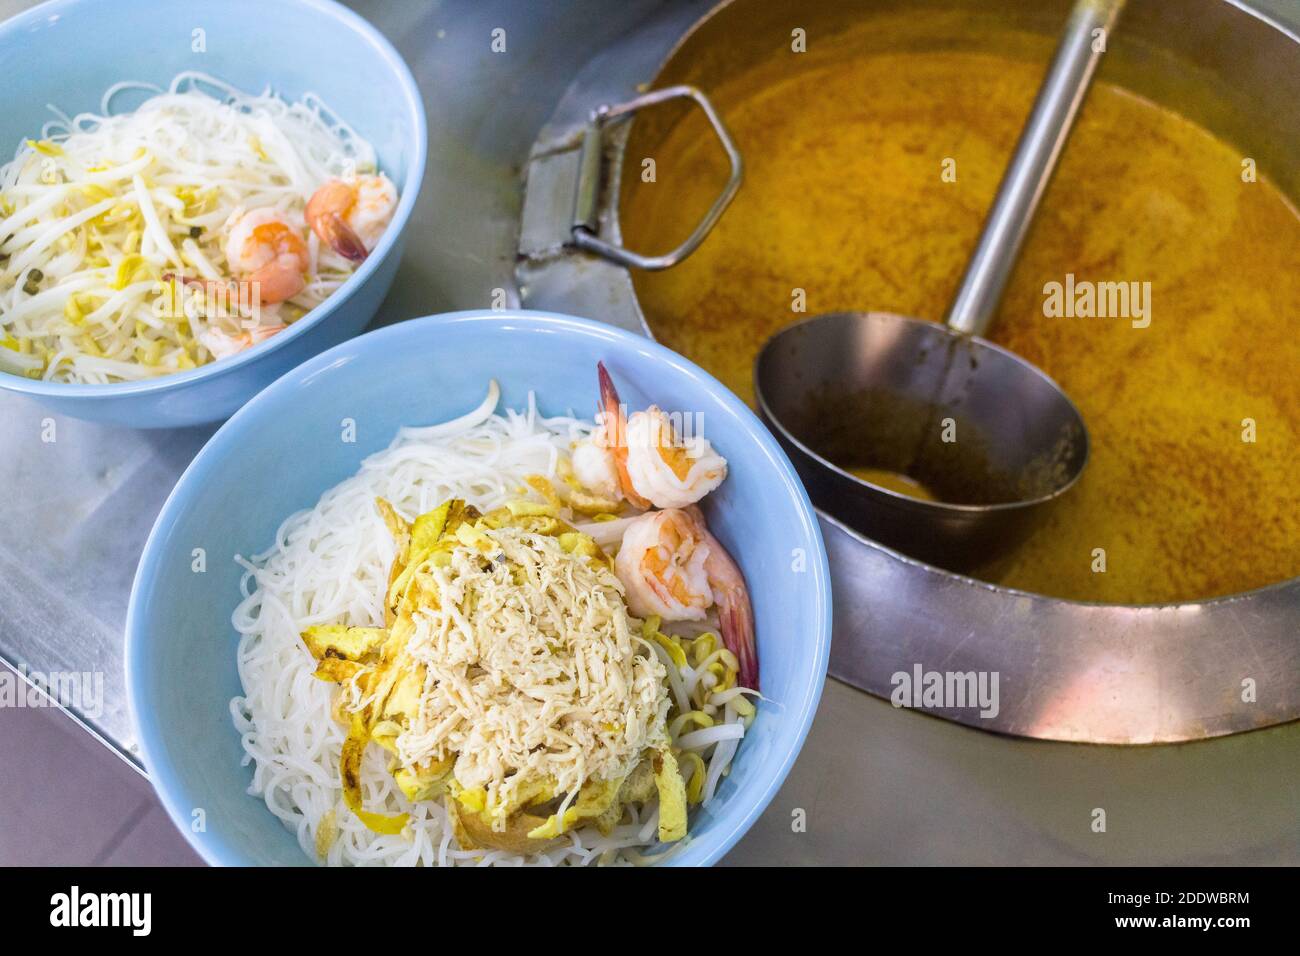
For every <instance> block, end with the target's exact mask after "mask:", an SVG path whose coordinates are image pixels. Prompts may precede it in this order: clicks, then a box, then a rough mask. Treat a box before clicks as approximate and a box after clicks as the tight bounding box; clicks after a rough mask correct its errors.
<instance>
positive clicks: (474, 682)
mask: <svg viewBox="0 0 1300 956" xmlns="http://www.w3.org/2000/svg"><path fill="white" fill-rule="evenodd" d="M830 625H831V601H830V588H829V575H828V570H827V565H826V557H825V551H824V549H823V546H822V542H821V537H820V532H819V529H818V524H817V521H816V518H815V515H814V512H813V510H812V508H811V506H810V504H809V502H808V498H807V496H806V494H805V493H804V491H803V488H802V486H801V485H800V484H799V481H798V479H797V477H796V476H795V473H794V471H793V469H792V467H791V465H790V463H789V461H788V460H787V459H786V457H785V455H784V454H783V453H782V452H781V450H780V448H779V447H778V446H777V445H776V443H775V442H774V440H773V439H772V437H771V435H770V434H768V433H767V431H766V430H765V429H764V428H763V427H762V425H761V424H760V423H759V422H758V420H757V419H756V418H755V417H754V415H753V414H752V413H751V412H750V411H749V409H748V408H747V407H746V406H745V405H744V404H743V403H742V402H740V401H739V400H738V399H737V398H736V397H735V396H734V395H732V394H731V393H729V392H727V391H726V390H725V389H724V388H723V387H722V386H721V385H720V384H719V383H718V382H717V381H716V380H714V379H713V378H711V377H710V376H709V375H707V373H705V372H703V371H701V370H700V369H699V368H697V367H696V366H694V365H692V364H691V363H689V362H688V361H686V360H685V359H682V358H681V357H680V356H678V355H676V354H674V353H672V352H670V351H668V350H667V349H665V348H663V347H662V346H659V345H657V344H655V343H653V342H651V341H649V340H647V339H644V338H641V337H639V336H636V335H632V334H630V333H627V332H624V331H621V330H617V329H614V328H612V327H609V326H605V325H602V324H600V323H597V322H592V321H588V320H583V319H574V318H569V317H565V316H559V315H553V314H548V313H535V312H526V311H524V312H483V313H453V314H449V315H444V316H433V317H427V318H424V319H417V320H412V321H410V322H404V323H400V324H398V325H395V326H391V327H388V328H384V329H380V330H376V331H373V332H370V333H368V334H366V335H363V336H360V337H359V338H356V339H353V340H351V341H349V342H346V343H343V344H341V345H339V346H336V347H335V348H333V349H331V350H330V351H329V352H327V353H324V354H322V355H320V356H317V357H316V358H314V359H312V360H310V361H309V362H307V363H306V364H304V365H303V366H301V367H300V368H297V369H295V370H293V371H292V372H290V373H289V374H287V375H285V376H284V377H283V378H281V379H280V380H279V381H277V382H275V383H274V384H273V385H271V386H270V387H268V388H267V389H266V390H265V391H263V392H262V393H261V394H259V395H258V396H257V397H256V398H255V399H253V400H252V401H251V402H249V404H248V405H247V406H245V408H243V409H242V410H240V411H239V412H238V413H236V414H235V416H234V417H232V418H231V419H230V421H228V422H227V423H226V424H225V425H224V426H222V428H221V429H220V430H219V431H218V432H217V433H216V435H214V436H213V438H212V439H211V441H210V442H209V443H208V445H207V446H206V447H205V448H204V449H203V451H202V452H201V453H200V454H199V456H198V457H197V458H196V459H195V460H194V462H193V464H192V465H191V466H190V468H189V469H188V470H187V471H186V473H185V474H184V476H182V478H181V480H180V482H179V484H178V485H177V487H176V489H175V491H174V492H173V493H172V495H171V497H170V499H169V500H168V502H167V504H166V505H165V506H164V508H163V510H162V512H161V514H160V515H159V518H158V521H157V524H156V525H155V527H154V530H153V533H152V534H151V536H150V539H149V542H148V544H147V545H146V547H145V550H144V554H143V557H142V559H141V563H140V567H139V569H138V571H137V575H136V581H135V586H134V588H133V591H132V595H131V602H130V609H129V612H128V621H127V680H128V689H129V699H130V703H131V710H132V714H133V717H134V719H135V722H136V726H137V731H138V737H139V741H140V745H141V752H142V755H143V757H144V761H145V763H146V766H147V768H148V770H149V775H150V779H151V780H152V781H153V783H154V786H155V788H156V789H157V791H158V793H159V795H160V797H161V799H162V802H163V804H164V805H165V806H166V808H167V810H168V813H169V814H170V815H171V817H172V819H173V820H174V822H175V823H176V824H177V826H178V827H179V828H180V829H181V830H182V832H183V833H184V834H185V836H186V837H187V838H188V839H189V840H190V841H191V843H192V844H193V845H194V846H195V848H196V849H197V850H198V852H199V853H200V854H202V855H203V857H204V858H205V859H207V860H208V861H209V862H210V863H214V864H229V865H308V864H311V863H313V862H314V863H317V864H321V865H342V866H365V865H390V866H412V865H415V866H436V865H484V864H500V865H517V864H537V865H607V864H615V865H617V864H646V863H652V864H661V863H662V864H672V865H702V864H710V863H713V862H715V861H717V860H718V859H719V858H720V857H721V856H722V855H723V854H724V853H725V852H726V851H727V850H728V849H729V848H730V847H731V846H732V844H734V843H735V841H736V840H737V839H739V838H740V836H741V835H742V834H743V833H744V832H745V830H746V829H747V828H748V827H749V826H750V824H751V823H753V821H754V820H755V819H756V818H757V817H758V815H759V814H760V813H761V812H762V811H763V810H764V808H765V807H766V806H767V804H768V803H769V802H770V801H771V800H772V798H773V796H774V795H775V794H776V792H777V789H778V788H779V787H780V785H781V783H782V781H783V779H784V778H785V776H786V774H787V772H788V771H789V769H790V767H791V766H792V764H793V762H794V760H795V757H796V755H797V753H798V751H799V748H800V746H801V745H802V743H803V740H804V737H805V735H806V734H807V732H808V728H809V726H810V724H811V722H812V718H813V715H814V713H815V711H816V708H817V703H818V701H819V699H820V695H821V689H822V684H823V682H824V680H825V673H826V666H827V656H828V652H829V644H830V633H831V631H830ZM780 812H788V808H787V810H783V811H780Z"/></svg>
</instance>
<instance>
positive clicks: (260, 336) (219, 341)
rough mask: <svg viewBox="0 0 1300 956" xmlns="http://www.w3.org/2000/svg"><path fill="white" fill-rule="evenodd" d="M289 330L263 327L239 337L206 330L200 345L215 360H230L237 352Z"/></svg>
mask: <svg viewBox="0 0 1300 956" xmlns="http://www.w3.org/2000/svg"><path fill="white" fill-rule="evenodd" d="M285 328H287V326H285V325H263V326H259V327H258V328H255V329H249V330H247V331H245V332H242V333H240V334H239V335H231V334H230V333H228V332H224V331H222V330H221V329H213V328H209V329H204V330H203V331H202V332H200V333H199V334H198V340H199V344H200V345H202V346H203V347H204V348H206V349H207V350H208V351H209V352H211V353H212V358H213V359H214V360H217V361H219V360H221V359H223V358H229V357H230V356H232V355H234V354H235V353H236V352H242V351H243V350H244V349H246V348H250V347H252V346H254V345H256V344H257V343H258V342H264V341H265V340H267V339H269V338H270V337H271V336H273V335H275V333H277V332H282V331H284V329H285Z"/></svg>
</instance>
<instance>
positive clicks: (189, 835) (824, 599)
mask: <svg viewBox="0 0 1300 956" xmlns="http://www.w3.org/2000/svg"><path fill="white" fill-rule="evenodd" d="M462 323H475V324H480V325H483V326H485V327H491V328H494V329H496V330H498V331H500V332H502V333H505V332H509V331H516V330H519V331H534V332H548V333H555V332H559V333H563V334H570V335H582V336H591V337H595V338H598V339H604V340H605V341H609V342H623V343H628V344H632V345H634V346H635V347H636V348H637V349H638V350H639V351H640V352H641V353H642V354H643V355H646V356H648V357H650V358H651V359H653V360H654V361H658V362H663V363H665V364H667V365H670V366H672V367H673V368H675V369H677V370H678V371H679V372H681V373H682V374H684V375H686V376H687V377H688V378H690V379H693V380H694V381H695V382H696V383H698V384H699V385H701V386H703V387H704V388H705V389H707V390H708V391H710V392H712V393H714V394H715V395H717V396H718V397H719V399H720V400H721V401H722V402H723V404H724V405H726V406H727V408H728V410H730V411H731V412H733V413H735V414H737V415H738V416H739V417H740V419H741V420H742V421H744V422H745V423H746V424H748V426H749V430H750V432H751V433H752V434H753V435H754V437H755V439H756V440H757V441H758V443H759V445H760V447H761V448H762V450H763V451H764V452H765V454H766V455H767V457H768V459H769V460H770V461H771V462H772V463H773V464H774V465H775V466H776V467H777V468H778V469H779V471H780V477H781V479H782V480H783V483H784V484H785V485H786V487H787V489H788V490H790V491H791V492H792V497H793V503H794V506H795V509H796V511H797V512H798V513H799V521H800V523H801V524H802V525H803V528H804V530H805V532H806V533H807V535H808V537H809V540H811V541H813V542H814V543H815V544H816V548H815V551H816V557H815V560H814V561H812V562H810V567H809V570H810V571H811V572H812V587H813V589H814V592H815V595H816V599H817V601H818V603H819V604H820V606H821V609H822V613H821V619H820V620H819V621H817V622H816V626H815V628H810V631H811V632H812V633H811V634H809V635H807V636H804V635H801V636H800V640H806V639H807V638H812V640H810V641H809V642H808V652H809V653H810V654H811V655H812V656H813V666H812V668H811V670H809V671H808V677H807V679H806V682H805V684H804V686H802V687H796V688H795V689H794V692H793V693H792V694H791V698H792V699H791V700H789V701H788V702H786V703H787V706H788V708H789V713H791V714H792V715H795V717H794V719H796V720H797V721H798V726H797V728H796V734H795V738H794V746H793V747H791V748H790V749H789V751H788V752H787V753H786V754H784V755H783V757H782V759H781V764H780V766H779V767H778V768H777V771H776V773H774V774H773V775H772V777H771V779H770V781H769V782H768V784H767V786H766V788H765V789H764V790H763V791H762V792H761V793H760V794H759V796H758V799H756V800H754V801H753V803H752V804H750V806H748V807H746V808H745V810H744V811H743V813H741V814H740V816H739V817H737V818H736V819H732V820H725V819H720V820H719V823H725V825H726V829H725V830H724V831H723V832H721V833H718V834H717V835H715V836H713V837H712V842H713V846H712V847H711V848H710V849H709V850H708V852H707V853H706V854H705V856H704V858H703V860H701V861H700V864H701V865H705V866H707V865H710V864H713V863H715V862H717V861H718V860H719V859H721V858H722V856H723V855H724V854H725V853H726V852H727V851H728V850H730V849H731V848H732V847H733V846H735V844H736V841H738V840H739V839H740V838H741V836H743V835H744V834H745V832H746V831H747V830H748V829H749V828H750V827H751V826H752V825H753V823H754V821H755V820H756V819H758V816H759V814H761V813H762V812H763V810H765V809H766V808H767V805H768V804H769V803H771V802H772V798H773V797H775V796H776V793H777V791H778V790H779V789H780V788H781V784H782V783H784V782H785V778H786V776H787V775H788V774H789V773H790V768H791V767H793V766H794V762H795V759H796V758H797V757H798V755H799V751H800V750H801V749H802V748H803V744H804V741H805V739H806V738H807V736H808V731H809V729H810V728H811V726H812V722H813V717H814V716H815V715H816V713H817V706H818V704H819V703H820V701H821V696H822V688H823V686H824V685H825V683H826V670H827V666H828V663H829V655H830V643H831V610H832V604H831V585H830V566H829V565H828V563H827V559H826V547H825V545H824V543H823V542H822V534H821V527H820V525H819V524H818V522H817V516H816V513H815V512H814V511H813V506H812V502H811V501H810V500H809V499H808V493H807V492H806V491H805V490H804V487H803V484H802V483H801V482H800V481H799V478H798V476H797V475H796V474H795V470H794V466H793V465H792V464H791V463H790V459H789V458H788V457H786V454H785V452H784V451H782V450H781V447H780V446H779V445H778V444H777V442H776V439H775V438H773V437H772V435H771V433H770V432H768V430H767V428H766V427H764V425H763V424H762V422H760V421H759V420H758V417H757V416H756V415H755V414H754V413H753V412H752V411H751V410H750V408H749V406H747V405H745V404H744V403H743V402H742V401H741V400H740V399H739V398H737V397H736V396H735V395H733V394H732V393H731V392H730V391H728V390H727V388H726V387H725V386H724V385H723V384H722V383H721V382H719V381H718V380H717V379H716V378H714V377H713V376H712V375H710V374H709V373H708V372H706V371H704V370H703V369H702V368H700V367H699V366H697V365H695V364H694V363H692V362H690V361H688V360H686V359H684V358H682V357H681V356H680V355H678V354H677V353H676V352H673V351H671V350H669V349H668V348H665V347H664V346H662V345H660V344H658V343H657V342H654V341H653V340H651V339H648V338H645V337H644V336H641V335H637V334H635V333H632V332H627V331H624V330H622V329H617V328H615V327H613V326H611V325H606V324H604V323H602V322H596V321H593V320H590V319H579V318H575V317H573V316H568V315H561V314H559V313H555V312H540V311H536V312H535V311H531V310H523V309H519V310H505V311H501V312H492V311H481V310H475V311H464V312H447V313H442V314H440V315H427V316H423V317H421V318H418V319H410V320H408V321H406V322H399V323H397V324H396V325H391V326H386V327H384V328H381V329H376V330H375V331H373V332H367V333H365V334H364V335H359V336H357V337H356V338H354V339H350V340H348V341H347V342H343V343H342V344H340V345H336V346H334V348H332V349H329V350H328V351H325V352H322V353H321V354H320V355H317V356H316V357H315V358H312V359H310V360H309V361H307V362H304V363H303V364H301V365H299V366H298V367H296V368H294V369H292V370H291V371H289V372H286V373H285V374H284V375H282V376H281V377H280V378H279V379H277V380H276V381H275V382H273V383H272V384H271V385H269V386H267V387H266V388H265V389H264V390H263V391H262V392H260V393H259V394H258V395H257V396H256V397H254V398H253V399H252V400H251V401H250V402H249V403H248V404H246V405H245V406H244V407H243V408H241V409H240V410H239V411H238V412H236V413H235V414H234V416H233V417H231V418H230V420H229V421H227V422H226V423H225V424H224V425H222V426H221V428H219V429H218V430H217V432H216V433H215V434H214V435H213V436H212V437H211V438H210V439H209V440H208V442H207V444H206V445H204V446H203V448H202V450H200V452H199V454H198V455H197V456H196V457H195V459H194V460H193V461H192V462H190V465H189V467H188V468H186V469H185V472H184V474H182V475H181V477H180V480H179V481H177V483H176V486H175V487H174V488H173V489H172V492H171V494H170V495H169V496H168V497H167V501H166V502H165V503H164V504H163V507H162V510H161V511H160V512H159V514H158V519H157V520H156V521H155V522H154V526H153V530H152V531H151V532H150V533H149V539H148V540H147V541H146V542H145V546H144V552H143V554H142V556H141V559H140V565H139V567H138V568H137V569H136V574H135V581H134V583H133V584H132V587H131V598H130V602H129V604H128V607H127V615H126V686H127V700H128V705H129V710H130V714H131V721H132V723H133V725H134V726H135V730H136V738H137V740H138V742H139V745H140V754H141V757H142V759H143V760H144V764H145V768H146V770H147V771H148V773H149V778H150V780H151V782H152V783H153V786H154V789H155V790H156V791H157V792H158V796H159V798H160V799H161V800H162V803H163V806H164V807H165V808H166V810H167V813H168V815H169V816H170V817H171V818H172V821H173V823H175V824H176V827H177V829H179V830H180V831H181V833H182V834H184V835H185V838H186V839H187V840H189V842H190V845H191V846H193V847H194V849H195V850H196V851H197V852H198V853H199V855H200V856H202V857H203V858H204V859H205V860H206V861H207V862H208V863H210V864H212V865H214V866H239V865H242V864H243V862H244V861H242V860H240V859H238V858H236V856H235V855H234V854H233V853H232V852H230V851H229V850H227V848H226V847H225V846H213V845H212V844H211V843H209V842H208V841H207V840H206V839H204V838H201V835H200V834H196V833H193V832H192V831H191V828H190V826H189V820H190V818H189V811H188V810H187V809H186V808H185V807H184V806H182V805H181V803H180V802H179V800H178V798H177V795H178V794H179V793H180V791H181V789H182V784H181V781H180V780H178V779H177V777H176V776H175V775H174V774H173V773H172V771H171V770H170V768H167V767H164V766H160V765H159V764H158V763H157V761H156V760H155V755H157V754H161V753H162V752H163V746H162V728H161V726H160V725H159V724H158V723H157V721H156V720H154V719H153V718H151V717H150V718H147V719H146V718H145V717H143V716H142V715H141V714H140V711H139V707H138V706H137V705H138V703H139V694H140V681H141V676H140V675H142V674H143V673H144V670H145V667H146V666H147V663H146V661H145V660H144V659H143V657H142V655H143V653H144V651H143V648H142V640H141V638H140V636H139V635H138V633H137V632H138V628H139V627H140V619H141V617H142V616H143V612H142V611H141V609H140V605H141V600H142V597H141V595H142V592H143V591H144V590H145V587H146V585H145V584H144V583H142V582H147V581H150V580H152V579H154V578H155V577H156V576H157V573H158V567H159V565H160V563H161V561H162V555H161V548H160V542H161V541H163V540H164V539H165V538H167V537H168V536H169V535H170V533H171V529H172V528H173V527H174V526H175V524H176V523H177V521H178V520H179V519H180V517H181V516H182V514H183V513H184V512H185V510H186V509H187V508H188V506H189V501H190V499H191V498H193V497H194V496H195V495H196V494H199V493H200V491H201V489H202V487H203V485H204V484H205V482H206V481H207V479H208V477H209V476H210V475H211V473H212V472H213V471H214V470H215V469H216V468H218V467H220V462H221V460H222V459H223V458H224V457H225V456H226V455H228V454H232V453H237V451H238V448H239V444H240V440H241V433H242V431H243V425H244V421H245V419H248V418H251V417H252V416H253V415H254V414H256V406H257V405H258V403H259V402H261V401H263V400H267V401H269V400H272V399H274V398H275V397H276V396H278V395H281V394H287V393H290V392H292V391H293V390H294V389H295V388H297V387H298V386H299V385H300V384H301V383H302V382H304V381H306V380H308V379H310V378H312V377H313V376H315V375H318V374H321V373H323V372H325V371H326V370H328V369H329V368H331V367H333V366H334V365H336V364H339V363H341V362H346V361H348V360H350V359H351V358H353V357H355V356H356V355H357V354H359V353H360V352H362V351H364V350H369V349H372V348H380V347H382V346H383V345H384V344H385V343H388V344H389V345H391V346H394V347H396V346H397V345H398V340H401V339H404V338H410V337H417V338H418V337H421V336H424V335H426V334H429V335H431V334H432V330H433V329H435V328H436V327H439V326H446V325H455V324H462ZM390 340H392V341H390ZM358 464H359V463H358ZM325 490H326V489H324V488H322V489H321V492H324V491H325ZM268 533H269V532H268ZM227 729H228V728H227ZM249 802H250V808H254V809H260V804H259V803H258V802H257V801H256V798H254V797H251V796H250V797H249ZM670 862H671V861H670Z"/></svg>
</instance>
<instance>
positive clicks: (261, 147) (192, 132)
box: [0, 0, 426, 428]
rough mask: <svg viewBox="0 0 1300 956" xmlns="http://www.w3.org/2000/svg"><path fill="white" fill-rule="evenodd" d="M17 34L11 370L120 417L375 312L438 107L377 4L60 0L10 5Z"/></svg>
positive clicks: (1, 289) (161, 411) (177, 402)
mask: <svg viewBox="0 0 1300 956" xmlns="http://www.w3.org/2000/svg"><path fill="white" fill-rule="evenodd" d="M110 37H116V38H121V39H117V40H109V39H107V38H110ZM308 37H309V38H310V40H309V42H307V41H305V38H308ZM127 38H129V40H128V39H127ZM0 50H3V51H4V57H5V62H6V65H7V66H8V67H9V74H10V76H11V78H12V81H13V83H12V89H11V91H10V96H9V97H8V99H7V107H6V110H5V111H4V114H3V116H0V151H3V152H2V153H0V157H2V158H0V387H2V388H5V389H8V390H10V391H14V392H19V393H22V394H26V395H29V396H31V397H33V398H34V399H36V400H37V401H39V402H41V403H43V404H45V405H46V406H48V407H50V408H52V409H54V410H56V411H59V412H63V413H66V414H68V415H72V416H75V417H79V418H85V419H90V420H96V421H103V422H107V423H113V424H119V425H127V426H132V427H146V428H148V427H177V426H185V425H192V424H197V423H202V422H207V421H214V420H218V419H221V418H224V417H227V416H228V415H230V413H231V412H233V411H234V410H235V409H236V408H238V407H239V406H240V405H242V404H243V403H244V402H245V401H247V400H248V398H249V397H251V396H252V395H253V394H255V393H256V392H257V391H258V390H259V389H260V388H262V387H264V386H265V385H267V384H269V383H270V382H272V381H274V380H275V379H276V378H277V377H278V376H279V375H281V374H282V373H284V372H285V371H287V370H288V369H290V368H292V367H293V366H295V365H297V364H299V363H300V362H302V361H303V360H304V359H306V358H309V357H310V356H312V355H314V354H316V353H317V352H320V351H322V350H324V349H326V348H329V347H330V346H332V345H334V344H337V343H338V342H341V341H343V340H344V339H346V338H348V337H350V336H352V335H355V334H356V333H357V332H359V331H361V329H362V328H363V327H364V326H365V325H366V323H367V322H369V321H370V319H371V318H372V317H373V316H374V314H375V313H376V311H377V310H378V308H379V305H380V303H381V302H382V301H383V298H384V296H385V294H386V293H387V290H388V288H389V286H390V285H391V283H392V280H393V277H394V274H395V272H396V270H397V267H398V264H399V262H400V260H401V249H402V245H403V233H404V231H405V227H406V224H407V222H408V220H409V217H410V214H411V211H412V209H413V207H414V204H415V200H416V195H417V193H418V191H419V185H420V181H421V179H422V177H423V173H424V163H425V152H426V127H425V117H424V110H423V106H422V103H421V99H420V95H419V91H418V89H417V87H416V85H415V81H414V78H413V77H412V76H411V73H410V71H409V70H408V68H407V67H406V64H405V63H404V62H403V61H402V59H401V57H400V55H399V54H398V53H397V51H396V50H394V49H393V47H392V45H391V44H389V42H388V41H387V40H386V39H385V38H384V37H383V36H382V35H380V34H379V33H378V31H376V30H375V29H374V28H373V27H372V26H370V24H368V23H367V22H366V21H365V20H364V19H362V18H361V17H359V16H357V15H356V14H354V13H352V12H351V11H349V10H347V9H345V8H343V7H341V6H339V5H337V4H335V3H333V2H330V0H286V2H280V3H275V4H265V3H258V2H255V0H229V2H222V3H197V4H187V5H183V6H182V5H177V4H168V3H162V2H158V0H122V2H120V3H113V4H102V3H95V2H93V0H52V2H49V3H45V4H42V5H41V6H38V7H35V8H33V9H31V10H29V11H27V12H25V13H23V14H20V15H19V16H17V17H14V18H12V19H10V20H7V21H5V22H4V23H3V24H0ZM142 50H147V51H148V55H147V56H142V55H141V51H142Z"/></svg>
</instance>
